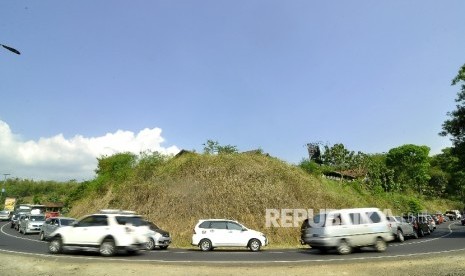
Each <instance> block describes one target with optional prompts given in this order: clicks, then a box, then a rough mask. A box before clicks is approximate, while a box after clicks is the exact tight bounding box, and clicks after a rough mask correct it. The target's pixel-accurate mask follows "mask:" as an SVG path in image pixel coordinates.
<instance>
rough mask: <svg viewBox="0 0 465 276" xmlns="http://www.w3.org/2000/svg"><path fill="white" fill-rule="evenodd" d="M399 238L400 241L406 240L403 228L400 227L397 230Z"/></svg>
mask: <svg viewBox="0 0 465 276" xmlns="http://www.w3.org/2000/svg"><path fill="white" fill-rule="evenodd" d="M397 240H398V241H399V242H404V241H405V237H404V233H402V230H400V229H398V230H397Z"/></svg>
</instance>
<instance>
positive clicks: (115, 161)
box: [95, 152, 137, 182]
mask: <svg viewBox="0 0 465 276" xmlns="http://www.w3.org/2000/svg"><path fill="white" fill-rule="evenodd" d="M136 160H137V156H136V155H135V154H133V153H130V152H124V153H117V154H114V155H112V156H103V157H100V158H97V161H98V162H97V169H96V170H95V172H96V173H97V175H98V176H99V177H104V178H109V179H111V180H114V181H116V182H122V181H124V180H126V179H127V178H128V177H129V176H130V175H131V173H132V169H133V168H134V166H135V165H136Z"/></svg>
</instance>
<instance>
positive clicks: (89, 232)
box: [68, 215, 108, 246]
mask: <svg viewBox="0 0 465 276" xmlns="http://www.w3.org/2000/svg"><path fill="white" fill-rule="evenodd" d="M105 230H108V219H107V216H106V215H91V216H88V217H85V218H83V219H81V220H80V221H79V222H78V223H77V224H75V225H74V226H73V229H72V230H71V231H72V234H71V235H69V239H68V243H71V244H78V245H90V246H92V245H98V244H99V243H100V240H101V236H102V235H104V233H105Z"/></svg>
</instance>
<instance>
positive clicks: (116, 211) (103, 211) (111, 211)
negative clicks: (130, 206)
mask: <svg viewBox="0 0 465 276" xmlns="http://www.w3.org/2000/svg"><path fill="white" fill-rule="evenodd" d="M99 214H119V215H135V214H136V212H134V211H128V210H121V209H101V210H99Z"/></svg>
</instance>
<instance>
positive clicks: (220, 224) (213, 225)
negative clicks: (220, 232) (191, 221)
mask: <svg viewBox="0 0 465 276" xmlns="http://www.w3.org/2000/svg"><path fill="white" fill-rule="evenodd" d="M210 228H213V229H227V228H226V221H212V222H211V223H210Z"/></svg>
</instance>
